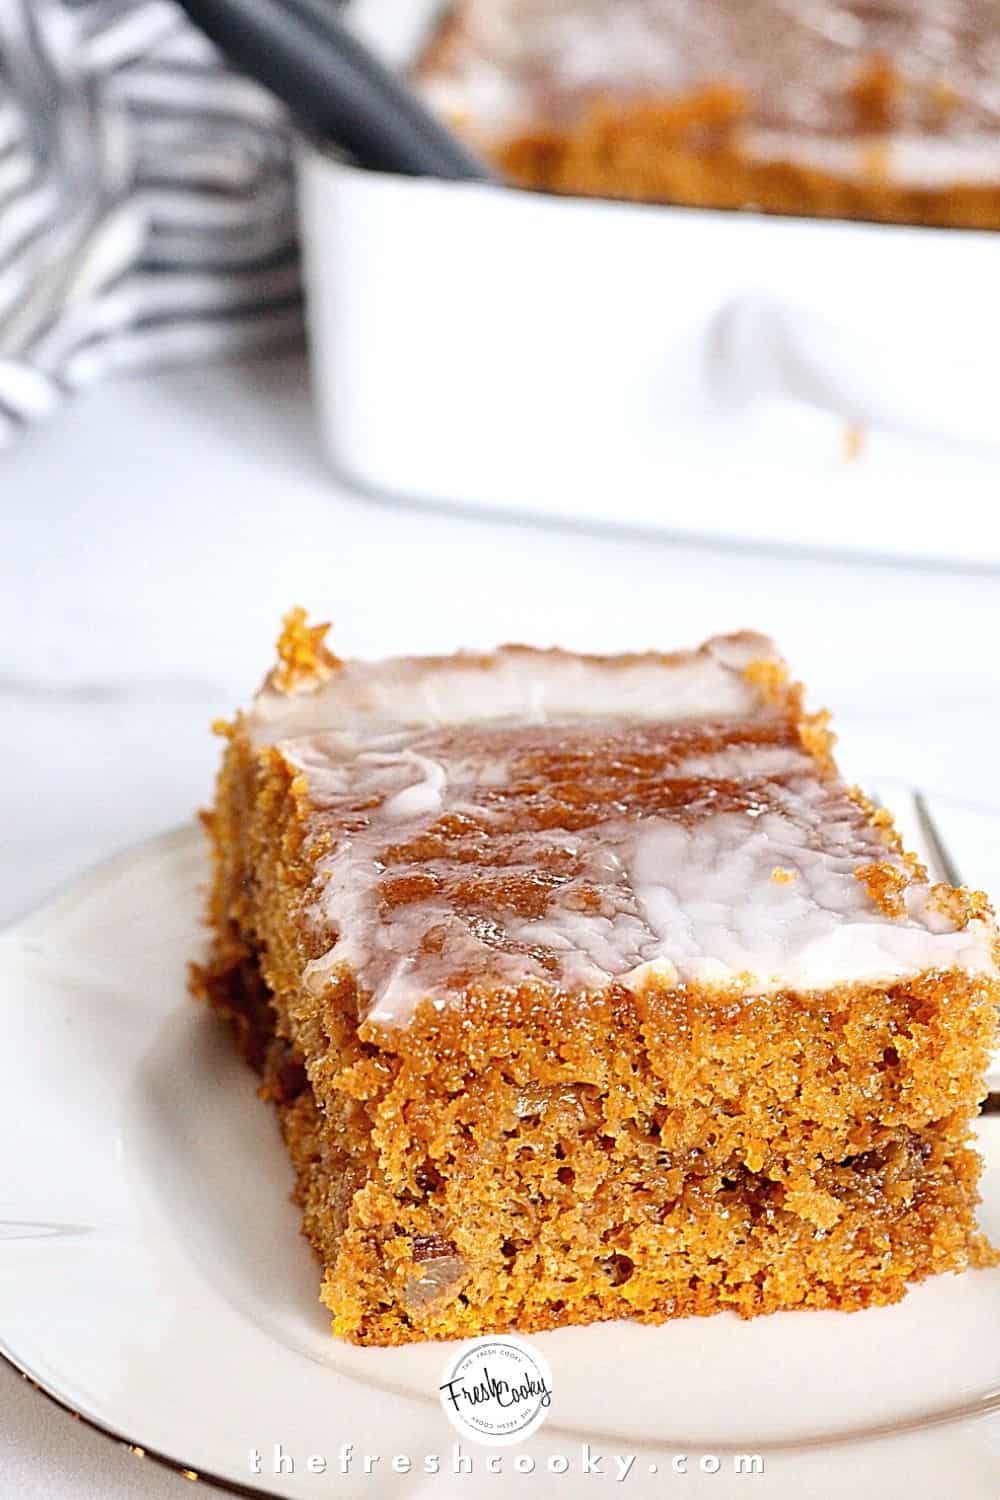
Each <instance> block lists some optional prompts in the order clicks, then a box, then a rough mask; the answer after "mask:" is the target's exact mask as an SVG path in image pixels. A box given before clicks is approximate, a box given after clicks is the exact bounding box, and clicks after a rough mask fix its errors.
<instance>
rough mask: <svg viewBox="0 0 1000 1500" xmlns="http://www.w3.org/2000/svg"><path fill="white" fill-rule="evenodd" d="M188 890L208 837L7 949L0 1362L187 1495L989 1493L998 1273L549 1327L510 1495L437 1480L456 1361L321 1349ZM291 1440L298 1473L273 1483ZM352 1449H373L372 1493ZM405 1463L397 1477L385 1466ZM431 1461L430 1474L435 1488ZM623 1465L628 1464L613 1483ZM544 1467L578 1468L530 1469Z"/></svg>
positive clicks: (94, 894) (31, 923)
mask: <svg viewBox="0 0 1000 1500" xmlns="http://www.w3.org/2000/svg"><path fill="white" fill-rule="evenodd" d="M981 822H982V820H981V818H980V819H978V824H981ZM978 824H977V826H978ZM978 873H979V871H978V870H977V871H976V874H977V875H978ZM204 875H205V861H204V851H203V848H202V844H201V839H200V836H199V834H198V833H197V832H196V831H195V830H194V829H186V830H181V831H179V832H177V833H173V834H168V835H166V836H164V837H162V838H160V839H158V840H155V841H153V842H152V843H149V844H147V845H145V846H144V847H142V848H140V849H137V850H135V851H134V852H132V853H129V854H126V855H123V856H121V857H119V858H117V859H115V860H112V861H111V862H110V863H109V864H107V865H105V866H103V867H102V868H101V869H99V870H98V871H97V872H96V873H94V874H92V875H90V876H88V877H87V878H86V879H84V880H82V881H81V882H80V883H79V884H78V885H77V886H76V887H74V889H73V890H72V891H70V892H69V893H68V894H67V895H64V896H62V897H60V898H59V899H57V900H55V901H53V902H52V903H51V904H49V905H48V906H47V907H46V908H45V909H44V910H43V911H42V912H40V913H39V914H37V915H36V916H34V917H32V918H30V919H28V920H27V921H25V922H23V923H21V924H20V925H19V926H18V927H17V928H15V929H14V930H12V931H10V932H8V933H7V934H6V935H4V936H3V937H2V938H0V977H2V983H3V989H4V1001H5V1015H6V1018H7V1022H6V1026H5V1031H4V1045H3V1047H2V1048H0V1162H2V1172H0V1350H2V1351H3V1353H4V1354H5V1355H6V1356H7V1358H8V1359H9V1360H11V1361H12V1362H13V1363H14V1364H15V1365H16V1366H17V1367H18V1368H20V1369H21V1370H23V1371H24V1372H25V1373H26V1374H28V1375H29V1376H30V1377H31V1378H32V1379H33V1380H34V1381H35V1382H36V1383H37V1384H38V1386H39V1387H40V1388H41V1389H42V1390H43V1391H44V1392H47V1393H48V1394H50V1395H52V1396H54V1397H56V1398H57V1399H58V1400H59V1401H60V1402H62V1403H63V1404H65V1405H66V1406H68V1407H70V1408H71V1409H72V1410H73V1411H75V1412H78V1413H79V1414H80V1415H81V1416H82V1417H83V1418H85V1419H86V1420H88V1421H90V1422H92V1423H94V1424H96V1425H97V1426H99V1427H101V1428H103V1429H104V1430H106V1431H107V1432H108V1433H109V1434H111V1435H113V1436H116V1437H119V1438H121V1439H123V1440H126V1441H128V1442H129V1443H131V1444H133V1445H136V1446H137V1447H139V1448H141V1449H143V1450H145V1451H146V1453H147V1455H148V1456H149V1457H159V1458H161V1459H163V1460H165V1461H167V1462H169V1463H171V1464H173V1465H174V1466H176V1467H179V1468H183V1469H185V1470H188V1471H190V1476H189V1477H193V1476H194V1475H199V1476H201V1477H203V1478H205V1479H214V1480H215V1481H216V1482H217V1483H219V1484H222V1485H223V1486H225V1487H229V1488H235V1489H238V1490H240V1491H241V1492H242V1490H244V1489H245V1490H247V1491H249V1492H251V1493H265V1494H270V1495H275V1496H281V1497H283V1500H284V1497H288V1500H292V1497H295V1500H299V1497H317V1500H321V1497H325V1496H328V1495H331V1494H336V1495H344V1496H353V1495H358V1496H361V1495H367V1496H371V1497H373V1500H381V1497H383V1496H396V1495H399V1496H405V1497H407V1500H411V1497H413V1496H421V1497H423V1496H427V1497H432V1496H442V1497H444V1496H452V1495H462V1496H466V1497H477V1496H479V1495H480V1494H482V1495H489V1496H492V1497H496V1496H498V1495H503V1496H506V1495H512V1496H517V1495H520V1494H522V1493H523V1494H525V1495H529V1494H532V1495H538V1494H548V1493H552V1492H554V1493H556V1494H559V1493H562V1494H565V1495H571V1494H575V1493H577V1492H578V1487H579V1484H580V1475H581V1470H580V1465H581V1448H582V1445H583V1444H585V1443H590V1444H591V1447H592V1451H594V1452H597V1453H599V1454H601V1455H603V1459H604V1463H603V1468H604V1476H603V1478H600V1477H598V1476H592V1477H591V1478H590V1479H589V1480H588V1483H587V1485H586V1486H585V1488H586V1489H587V1491H589V1492H594V1491H596V1492H598V1493H600V1492H601V1491H602V1490H604V1491H607V1492H615V1493H617V1492H619V1489H620V1491H621V1492H623V1493H625V1494H628V1493H632V1494H633V1495H635V1496H637V1497H640V1500H647V1497H650V1496H655V1495H656V1494H659V1493H661V1491H662V1492H666V1493H674V1492H679V1493H684V1494H687V1495H701V1494H702V1493H704V1494H705V1495H716V1496H720V1495H730V1494H732V1495H739V1494H744V1493H748V1492H749V1491H750V1489H751V1487H753V1486H755V1485H761V1486H763V1487H764V1488H763V1492H764V1493H765V1494H767V1495H769V1496H773V1497H786V1496H788V1497H791V1496H794V1497H795V1500H802V1497H803V1496H811V1495H815V1496H817V1497H822V1500H830V1497H831V1496H837V1495H841V1494H847V1493H850V1494H851V1495H852V1496H854V1497H857V1496H868V1495H871V1496H872V1497H875V1496H879V1497H880V1500H883V1497H892V1496H896V1495H899V1496H901V1497H902V1496H903V1495H905V1496H906V1497H907V1500H922V1497H926V1500H930V1497H934V1500H938V1497H939V1496H940V1495H942V1494H944V1493H947V1494H949V1495H951V1496H955V1497H960V1500H973V1497H976V1500H978V1497H980V1496H982V1497H984V1500H985V1497H987V1496H988V1497H990V1500H996V1495H997V1493H998V1488H1000V1271H981V1272H976V1273H970V1274H967V1275H964V1276H958V1277H953V1276H946V1277H939V1278H937V1279H936V1280H934V1281H932V1282H930V1283H925V1284H924V1285H922V1286H919V1287H917V1288H915V1289H914V1290H913V1292H912V1293H911V1294H910V1295H909V1296H908V1297H907V1298H906V1300H905V1301H904V1302H903V1303H901V1304H900V1305H899V1306H897V1307H892V1308H884V1309H877V1310H874V1311H871V1312H867V1313H863V1314H859V1315H855V1316H850V1317H848V1316H843V1315H838V1314H832V1313H807V1314H781V1315H778V1316H775V1317H771V1318H762V1319H758V1320H756V1321H754V1322H750V1323H741V1322H739V1321H738V1320H737V1319H735V1318H733V1317H730V1316H728V1315H727V1316H721V1317H716V1318H712V1319H692V1320H685V1321H681V1322H677V1323H673V1324H668V1325H666V1326H665V1327H662V1328H645V1327H640V1326H638V1325H634V1324H630V1323H616V1324H606V1325H603V1326H599V1327H594V1328H589V1329H567V1330H563V1331H560V1332H558V1333H553V1334H547V1335H544V1336H541V1337H539V1338H538V1339H537V1343H538V1345H539V1346H540V1347H542V1348H543V1350H544V1353H545V1354H546V1355H547V1357H548V1360H549V1363H550V1365H551V1367H552V1371H553V1379H554V1389H555V1399H554V1405H553V1410H552V1414H551V1416H550V1418H549V1420H548V1422H547V1423H546V1425H545V1426H544V1427H543V1428H542V1430H541V1431H540V1432H538V1433H537V1434H535V1436H533V1437H532V1438H530V1439H529V1440H528V1442H527V1443H526V1444H525V1445H524V1446H523V1447H522V1448H516V1449H509V1450H506V1451H505V1453H504V1455H503V1456H502V1462H503V1465H504V1467H503V1472H502V1474H501V1475H499V1476H498V1475H496V1474H490V1473H487V1471H486V1469H485V1463H486V1460H487V1458H489V1456H490V1450H488V1449H485V1448H476V1447H475V1446H474V1445H473V1444H472V1443H469V1442H466V1443H465V1444H464V1445H463V1452H464V1453H465V1454H466V1456H467V1457H469V1458H471V1459H472V1462H473V1465H474V1470H473V1473H472V1474H471V1475H469V1474H467V1473H461V1474H458V1475H453V1474H452V1473H451V1472H450V1470H451V1466H452V1462H453V1444H454V1442H455V1441H456V1437H455V1434H454V1433H453V1432H452V1430H451V1428H450V1427H449V1426H448V1424H447V1422H446V1419H445V1417H444V1415H443V1413H442V1411H441V1410H440V1407H439V1405H438V1399H437V1387H438V1384H439V1381H440V1379H441V1374H442V1369H443V1366H444V1361H445V1357H446V1354H447V1353H448V1351H447V1350H446V1349H445V1348H444V1347H442V1346H441V1345H422V1346H415V1347H411V1348H407V1349H401V1350H378V1349H371V1350H363V1349H355V1348H352V1347H350V1346H349V1345H346V1344H341V1343H339V1342H336V1341H334V1340H333V1339H332V1338H331V1337H330V1335H329V1333H328V1329H327V1319H326V1315H325V1312H324V1311H323V1309H322V1308H321V1306H320V1304H319V1302H318V1301H317V1289H318V1281H319V1273H318V1270H317V1267H316V1265H315V1263H314V1262H313V1260H312V1257H311V1255H310V1252H309V1250H308V1249H307V1247H306V1244H305V1242H304V1241H303V1240H302V1239H301V1238H300V1236H299V1233H298V1214H297V1211H296V1209H294V1208H293V1207H292V1205H291V1204H290V1202H289V1201H288V1193H289V1188H290V1185H291V1179H290V1169H289V1166H288V1163H287V1161H286V1159H285V1155H284V1151H283V1149H282V1146H281V1144H280V1141H279V1137H278V1132H277V1128H276V1125H275V1121H274V1119H273V1117H272V1113H271V1111H270V1110H269V1109H268V1108H267V1107H265V1106H264V1105H263V1104H261V1103H260V1102H259V1100H258V1099H257V1098H256V1095H255V1091H254V1081H253V1078H252V1077H251V1075H250V1073H249V1072H248V1070H247V1069H246V1068H245V1067H244V1066H243V1064H242V1063H241V1062H240V1061H239V1060H238V1059H237V1058H236V1056H235V1054H234V1050H233V1048H232V1045H231V1042H230V1040H229V1037H228V1035H227V1034H226V1032H225V1030H224V1028H222V1027H221V1026H220V1025H219V1023H217V1022H216V1021H214V1020H213V1019H212V1018H211V1017H210V1016H208V1015H207V1014H206V1013H205V1012H204V1011H203V1010H201V1009H200V1008H196V1007H195V1006H194V1005H193V1004H191V1002H190V1001H189V1000H188V998H187V996H186V994H185V966H186V963H187V961H188V959H189V958H190V957H191V956H192V954H196V953H197V952H198V950H199V949H200V947H201V945H202V943H203V940H204V939H203V933H202V931H201V929H200V926H199V911H200V904H201V900H202V896H201V891H200V887H201V885H202V882H203V879H204ZM981 1142H982V1145H983V1149H984V1151H985V1153H986V1156H987V1160H988V1167H987V1174H986V1186H985V1203H984V1207H983V1212H982V1221H983V1224H984V1226H985V1227H986V1229H987V1231H988V1232H989V1233H991V1235H992V1237H993V1238H994V1240H996V1241H998V1242H1000V1116H994V1117H992V1118H988V1119H985V1120H984V1121H983V1122H982V1125H981ZM278 1442H280V1443H281V1444H282V1445H283V1449H284V1451H285V1453H286V1455H288V1456H290V1457H291V1458H292V1459H293V1460H294V1462H295V1472H294V1474H287V1473H284V1474H275V1473H274V1472H273V1471H272V1470H273V1445H274V1444H275V1443H278ZM344 1443H352V1444H353V1445H354V1449H355V1453H356V1455H357V1457H356V1458H355V1460H354V1462H353V1463H352V1473H351V1474H350V1475H349V1476H347V1477H345V1476H343V1475H341V1474H340V1473H339V1471H338V1466H337V1464H338V1454H339V1452H340V1449H341V1445H342V1444H344ZM254 1449H257V1450H259V1451H260V1452H261V1458H262V1463H261V1468H262V1472H261V1473H260V1474H259V1475H255V1474H254V1473H252V1471H251V1467H250V1460H249V1455H250V1453H251V1450H254ZM737 1451H738V1452H744V1453H750V1452H752V1453H757V1454H760V1455H762V1457H763V1460H764V1466H765V1467H764V1475H763V1477H758V1478H757V1479H751V1478H748V1477H738V1476H737V1475H736V1473H735V1454H736V1452H737ZM365 1453H369V1454H372V1455H379V1462H378V1463H377V1464H376V1465H374V1466H373V1472H372V1473H370V1474H367V1475H366V1474H364V1473H363V1472H361V1456H363V1455H364V1454H365ZM403 1454H405V1455H406V1456H407V1457H408V1458H409V1459H410V1460H411V1464H412V1466H413V1467H412V1470H411V1472H410V1473H409V1474H408V1475H405V1476H404V1475H401V1474H399V1473H394V1472H393V1471H392V1468H391V1463H392V1459H393V1457H394V1456H395V1455H403ZM434 1454H437V1455H440V1456H441V1460H442V1470H443V1471H442V1472H441V1473H438V1474H427V1473H425V1472H423V1470H424V1465H425V1458H426V1456H427V1455H434ZM311 1455H318V1456H321V1457H325V1458H326V1459H327V1460H328V1462H329V1464H330V1469H329V1471H328V1472H327V1473H326V1474H325V1475H322V1476H321V1475H318V1474H316V1473H310V1472H309V1471H308V1470H307V1460H308V1458H309V1457H310V1456H311ZM613 1455H623V1456H626V1457H627V1456H629V1455H631V1456H633V1457H634V1463H633V1465H632V1468H631V1470H630V1472H629V1474H628V1477H627V1478H626V1479H625V1480H624V1482H623V1483H622V1484H621V1485H620V1486H619V1484H618V1481H617V1479H616V1475H617V1473H618V1469H617V1467H616V1465H615V1463H614V1462H613V1461H612V1459H613ZM681 1456H686V1459H687V1465H686V1467H687V1470H688V1472H687V1476H686V1478H685V1479H684V1481H683V1483H681V1477H680V1475H679V1474H676V1473H674V1472H673V1469H672V1465H673V1463H674V1461H675V1460H676V1459H678V1458H680V1457H681ZM553 1458H554V1459H556V1467H557V1468H558V1467H559V1459H560V1458H565V1459H566V1460H567V1461H568V1464H569V1472H568V1474H566V1475H565V1476H564V1477H560V1478H554V1477H551V1478H550V1477H548V1475H547V1474H546V1472H544V1471H545V1467H546V1464H547V1463H548V1461H549V1460H550V1459H553ZM518 1459H519V1460H521V1462H522V1466H523V1467H526V1466H527V1463H528V1461H529V1460H533V1461H534V1463H535V1465H536V1472H535V1474H534V1476H533V1477H530V1476H529V1475H527V1474H525V1473H520V1472H515V1470H514V1464H515V1460H518ZM702 1460H704V1461H705V1464H706V1467H707V1469H709V1470H712V1469H714V1465H715V1464H716V1463H717V1464H718V1466H719V1467H718V1471H717V1472H699V1463H700V1462H701V1461H702Z"/></svg>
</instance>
